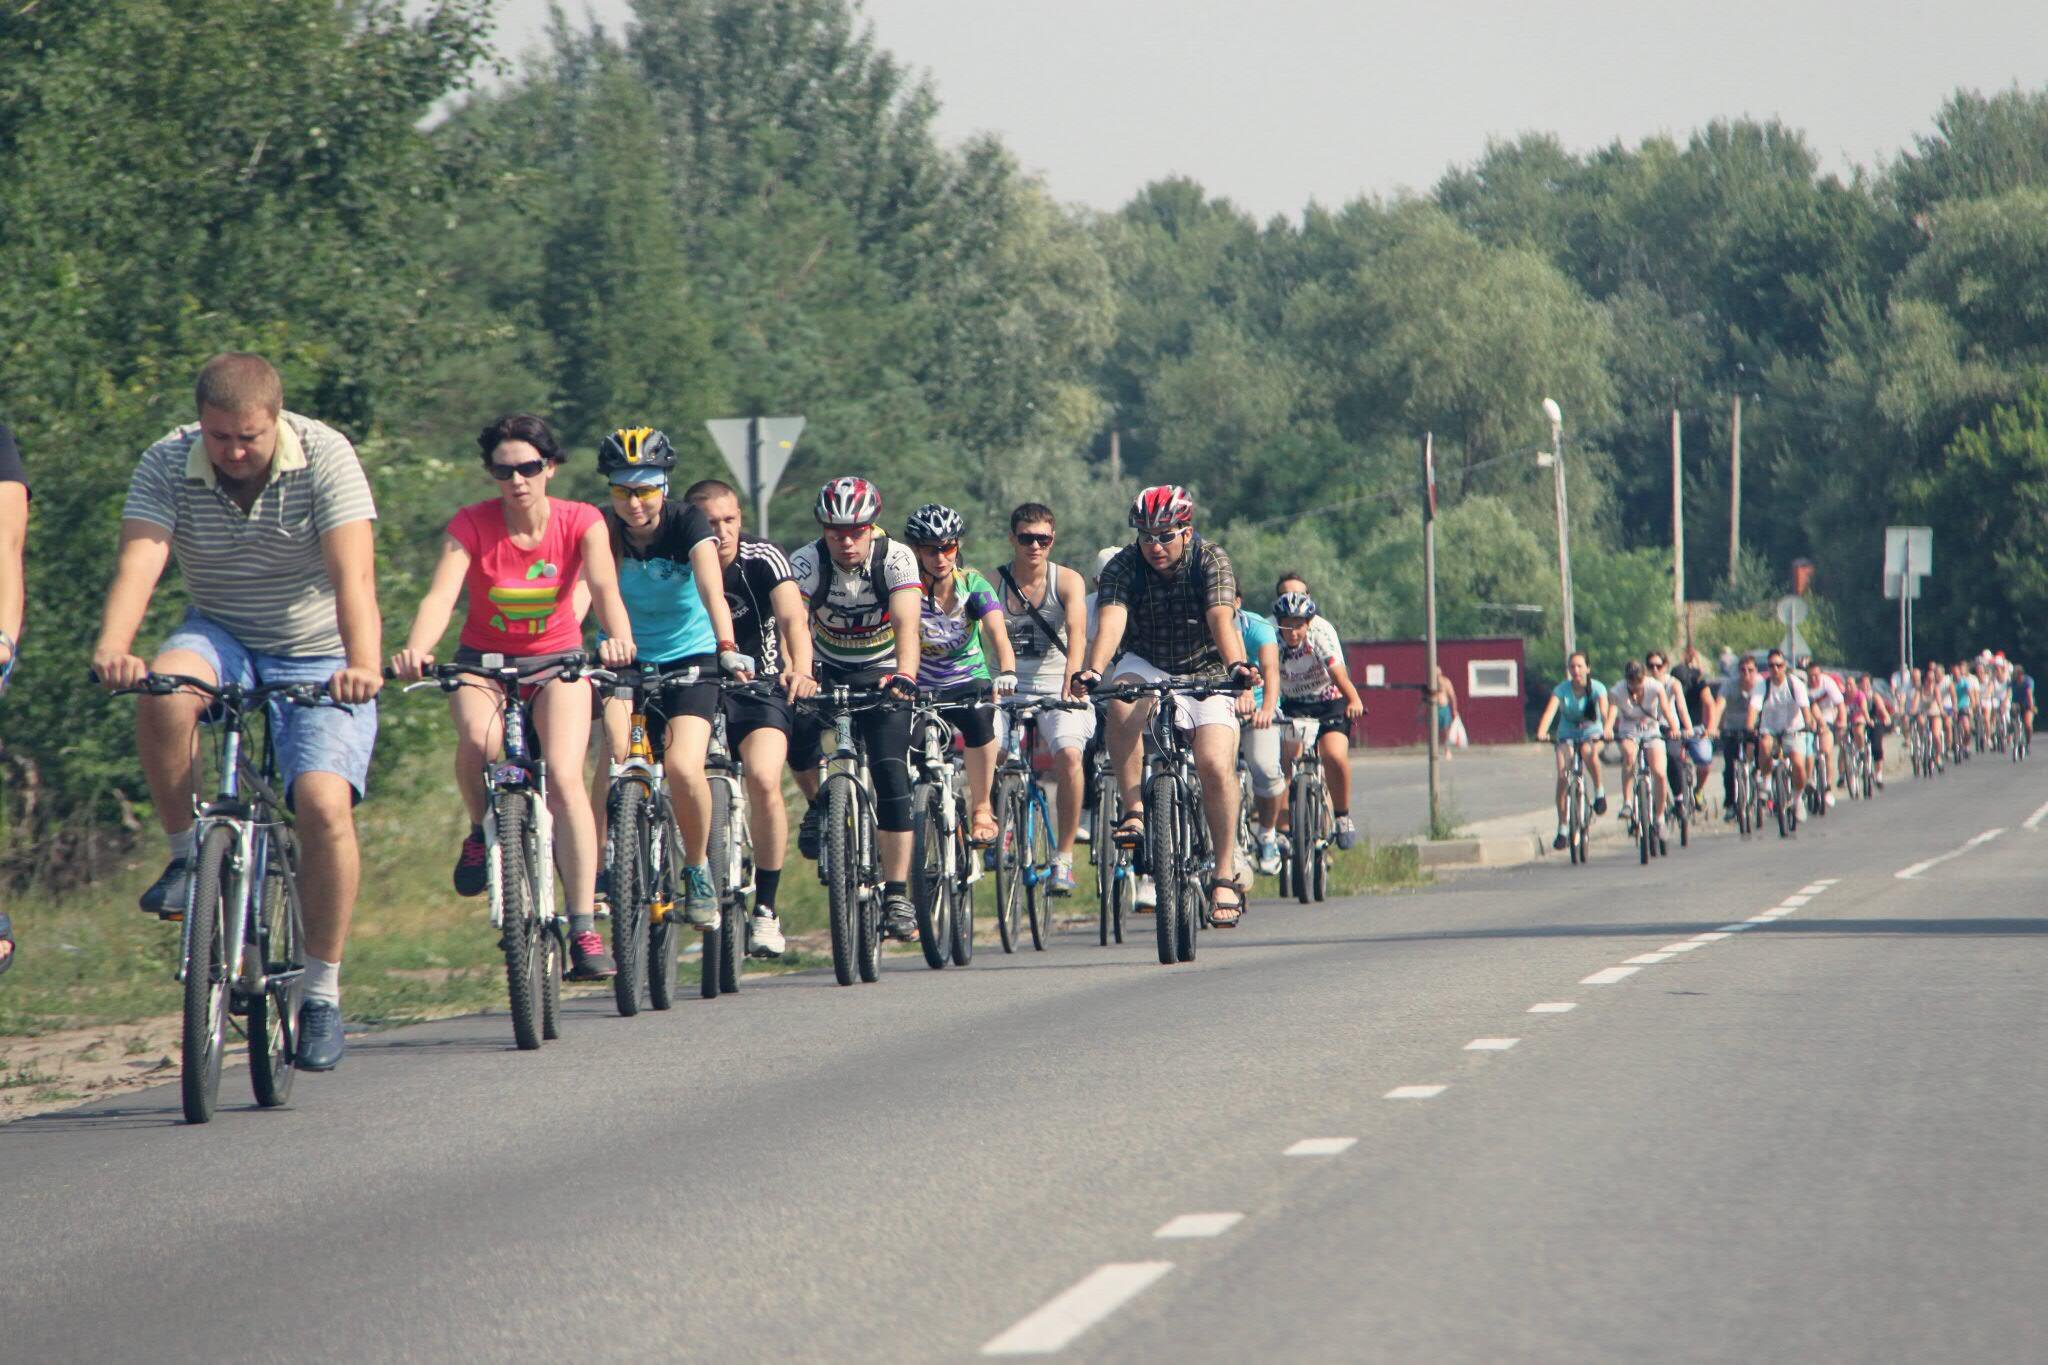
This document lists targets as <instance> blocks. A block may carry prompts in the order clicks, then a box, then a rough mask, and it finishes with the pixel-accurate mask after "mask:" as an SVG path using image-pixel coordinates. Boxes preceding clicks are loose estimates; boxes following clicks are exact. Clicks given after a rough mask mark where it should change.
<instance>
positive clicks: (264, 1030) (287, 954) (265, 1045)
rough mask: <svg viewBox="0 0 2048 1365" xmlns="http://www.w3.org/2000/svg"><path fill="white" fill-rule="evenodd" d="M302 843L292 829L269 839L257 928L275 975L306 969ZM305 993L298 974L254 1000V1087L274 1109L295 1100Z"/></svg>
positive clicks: (268, 969) (251, 1078) (251, 1068)
mask: <svg viewBox="0 0 2048 1365" xmlns="http://www.w3.org/2000/svg"><path fill="white" fill-rule="evenodd" d="M298 848H299V840H298V836H297V835H296V834H294V833H293V832H292V831H291V828H290V827H289V826H282V827H280V828H278V829H277V830H275V831H273V832H272V834H271V836H270V851H269V854H268V855H267V856H266V857H265V859H264V866H265V874H264V878H263V900H262V918H261V920H259V921H258V923H257V925H256V932H257V940H256V941H257V943H258V945H259V947H260V949H261V951H262V954H263V970H264V972H265V973H266V974H267V975H270V976H275V975H277V974H281V973H284V972H295V971H301V970H303V968H304V967H305V965H306V963H305V925H304V922H303V918H302V916H301V914H300V911H299V897H298V870H299V852H298ZM305 994H306V986H305V978H304V977H303V976H296V975H295V976H293V977H291V978H290V979H289V980H287V981H286V982H285V983H284V984H283V985H279V984H278V983H277V982H276V981H275V980H271V981H268V982H267V983H266V984H265V986H264V988H263V992H262V994H260V995H258V996H257V997H256V998H255V999H253V1000H251V1001H250V1002H249V1085H250V1088H251V1089H253V1090H254V1091H255V1092H256V1103H258V1104H259V1105H262V1106H263V1107H264V1108H265V1109H275V1108H277V1107H278V1106H279V1105H282V1104H285V1103H287V1102H289V1101H290V1099H291V1097H292V1080H293V1079H294V1078H295V1077H296V1076H297V1075H298V1071H297V1067H296V1065H295V1063H294V1060H293V1053H294V1052H295V1051H296V1050H297V1045H298V1031H299V1006H300V1004H302V1003H303V1001H304V998H305Z"/></svg>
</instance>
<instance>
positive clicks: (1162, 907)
mask: <svg viewBox="0 0 2048 1365" xmlns="http://www.w3.org/2000/svg"><path fill="white" fill-rule="evenodd" d="M1180 863H1181V850H1180V792H1179V790H1178V789H1177V788H1176V787H1175V786H1174V784H1173V778H1172V777H1171V776H1169V775H1166V774H1163V773H1162V774H1161V775H1160V776H1158V777H1155V778H1153V779H1152V785H1151V789H1150V790H1149V791H1148V792H1147V793H1146V797H1145V865H1146V866H1147V867H1149V868H1151V869H1152V892H1153V907H1152V918H1153V925H1152V927H1153V929H1154V930H1155V931H1156V934H1157V938H1158V948H1159V961H1160V965H1162V966H1166V967H1171V966H1172V965H1173V964H1174V963H1176V962H1179V961H1180V917H1181V916H1182V915H1183V914H1185V913H1186V907H1185V906H1183V905H1182V904H1181V901H1182V899H1183V898H1182V896H1181V890H1182V888H1181V882H1180V873H1181V867H1180Z"/></svg>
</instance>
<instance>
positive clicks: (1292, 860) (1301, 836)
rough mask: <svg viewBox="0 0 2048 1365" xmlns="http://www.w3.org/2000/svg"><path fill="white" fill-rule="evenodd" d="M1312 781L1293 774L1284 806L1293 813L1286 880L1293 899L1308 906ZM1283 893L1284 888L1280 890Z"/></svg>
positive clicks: (1312, 833)
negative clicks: (1290, 788) (1292, 833)
mask: <svg viewBox="0 0 2048 1365" xmlns="http://www.w3.org/2000/svg"><path fill="white" fill-rule="evenodd" d="M1314 791H1315V782H1314V780H1313V779H1312V778H1310V777H1309V775H1308V774H1307V773H1296V774H1295V775H1294V782H1293V790H1292V791H1290V792H1288V794H1287V809H1288V810H1290V811H1292V812H1293V816H1292V818H1291V820H1290V822H1289V823H1290V824H1291V825H1292V827H1293V832H1294V837H1293V838H1292V839H1289V840H1288V850H1287V864H1288V877H1287V880H1288V881H1289V882H1290V883H1291V884H1292V887H1291V889H1292V891H1293V893H1294V898H1295V899H1296V900H1297V901H1299V902H1301V904H1303V905H1307V904H1308V903H1309V901H1310V900H1311V899H1312V898H1313V897H1314V895H1315V875H1314V873H1313V872H1312V871H1311V870H1310V864H1311V863H1312V862H1313V861H1314V860H1315V856H1316V855H1315V844H1316V826H1315V819H1314V810H1313V804H1312V803H1313V802H1314V799H1315V798H1314V797H1313V796H1312V795H1311V793H1313V792H1314ZM1281 894H1282V895H1286V894H1287V890H1285V889H1283V890H1282V891H1281Z"/></svg>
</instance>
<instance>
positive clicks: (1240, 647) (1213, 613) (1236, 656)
mask: <svg viewBox="0 0 2048 1365" xmlns="http://www.w3.org/2000/svg"><path fill="white" fill-rule="evenodd" d="M1203 616H1204V618H1205V619H1206V620H1207V621H1208V623H1209V638H1210V639H1212V640H1214V641H1215V642H1216V652H1217V653H1219V654H1221V655H1222V656H1223V662H1224V664H1225V665H1226V666H1228V665H1230V664H1241V663H1243V662H1244V661H1245V658H1244V636H1242V635H1240V634H1238V632H1237V608H1236V607H1234V606H1219V607H1211V608H1209V609H1208V611H1206V612H1204V613H1203Z"/></svg>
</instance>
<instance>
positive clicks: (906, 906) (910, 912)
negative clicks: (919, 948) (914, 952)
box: [882, 896, 917, 943]
mask: <svg viewBox="0 0 2048 1365" xmlns="http://www.w3.org/2000/svg"><path fill="white" fill-rule="evenodd" d="M882 937H883V938H893V939H895V940H897V941H898V942H901V943H915V942H917V910H916V909H915V908H914V907H913V906H912V905H911V904H910V897H908V896H891V897H889V898H888V899H887V900H885V901H883V902H882Z"/></svg>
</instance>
